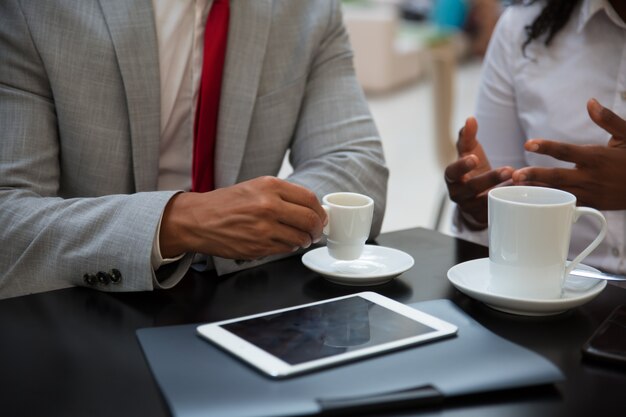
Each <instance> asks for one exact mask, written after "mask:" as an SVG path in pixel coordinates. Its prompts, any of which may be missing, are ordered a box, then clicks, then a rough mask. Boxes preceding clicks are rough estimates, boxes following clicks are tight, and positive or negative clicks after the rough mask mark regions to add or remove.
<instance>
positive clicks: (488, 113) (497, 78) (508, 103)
mask: <svg viewBox="0 0 626 417" xmlns="http://www.w3.org/2000/svg"><path fill="white" fill-rule="evenodd" d="M541 7H542V3H541V2H540V3H535V4H533V5H531V6H511V7H508V8H507V9H506V11H505V12H504V13H503V15H502V17H501V18H500V20H499V22H498V25H497V27H496V29H495V31H494V34H493V36H492V39H491V43H490V45H489V48H488V51H487V55H486V57H485V62H484V67H483V72H482V79H481V86H480V90H479V95H478V101H477V107H476V119H477V121H478V134H477V137H478V140H479V141H480V142H481V143H482V145H483V147H484V148H485V151H486V153H487V156H488V158H489V160H490V162H491V166H492V167H494V168H496V167H500V166H503V165H511V166H513V167H516V168H519V167H523V166H529V165H533V166H547V167H555V166H563V167H567V166H571V164H569V163H564V162H562V161H558V160H555V159H553V158H551V157H548V156H546V155H538V154H534V153H530V152H526V151H524V148H523V146H524V142H525V141H526V140H528V139H532V138H542V139H550V140H558V141H563V142H568V143H573V144H581V145H582V144H601V145H606V144H607V142H608V140H609V138H610V134H608V133H607V132H606V131H604V130H603V129H601V128H600V127H598V126H597V125H596V124H595V123H594V122H593V121H592V120H591V119H590V118H589V115H588V113H587V108H586V103H587V100H588V99H590V98H592V97H594V98H596V99H598V101H599V102H600V103H601V104H603V105H604V106H606V107H608V108H610V109H611V110H613V111H614V112H615V113H616V114H617V115H619V116H621V117H623V118H626V24H624V22H623V21H622V20H621V18H620V17H619V16H618V15H617V13H616V12H615V10H614V9H613V8H612V6H611V5H610V3H609V2H608V1H607V0H583V1H582V2H581V3H580V4H579V5H578V6H577V7H576V9H575V10H574V11H573V13H572V15H571V17H570V20H569V21H568V23H567V25H566V26H565V27H564V28H563V29H561V31H560V32H559V33H558V34H557V35H556V37H555V38H554V39H553V40H552V43H551V44H550V46H548V47H546V46H545V45H544V40H543V39H539V40H533V41H532V42H531V43H530V44H529V45H528V46H527V47H526V50H525V54H524V51H522V45H523V43H524V41H525V40H526V32H525V26H527V25H529V24H530V23H531V22H532V21H533V20H534V18H535V17H536V16H537V15H538V13H539V11H540V10H541ZM625 180H626V179H625ZM625 184H626V181H625ZM624 192H626V185H625V190H624ZM603 214H604V215H605V217H606V219H607V222H608V224H609V231H608V234H607V237H606V239H605V240H604V242H603V243H602V244H601V245H600V246H599V247H598V248H597V249H596V250H595V251H594V252H593V253H592V254H591V255H590V256H589V257H588V258H586V259H585V260H584V261H583V262H584V263H586V264H588V265H592V266H595V267H597V268H600V269H603V270H607V271H613V272H616V273H626V265H625V263H624V255H625V250H626V248H625V240H626V221H625V220H626V217H625V216H626V211H624V210H619V211H604V212H603ZM456 228H457V230H456V231H457V233H458V234H459V235H460V236H461V237H464V238H467V239H470V240H474V241H478V242H480V243H483V244H487V243H488V239H487V233H486V231H483V232H478V233H476V232H471V231H468V230H463V228H462V225H458V224H457V225H456ZM598 229H599V226H598V225H596V224H595V223H594V222H593V220H591V219H589V218H586V217H583V218H581V219H580V220H579V221H578V222H577V223H576V224H575V225H574V228H573V231H572V241H571V245H570V259H572V258H573V257H574V256H575V255H577V254H578V253H580V252H581V251H582V250H583V249H584V248H585V247H586V246H587V245H588V244H589V243H590V242H591V241H592V240H593V239H594V238H595V236H597V233H598Z"/></svg>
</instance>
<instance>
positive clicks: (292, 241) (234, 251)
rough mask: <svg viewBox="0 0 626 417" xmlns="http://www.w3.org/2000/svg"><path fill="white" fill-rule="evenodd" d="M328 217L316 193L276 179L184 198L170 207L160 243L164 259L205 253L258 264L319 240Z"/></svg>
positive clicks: (166, 214)
mask: <svg viewBox="0 0 626 417" xmlns="http://www.w3.org/2000/svg"><path fill="white" fill-rule="evenodd" d="M326 221H327V220H326V213H325V212H324V209H323V208H322V206H321V205H320V203H319V202H318V200H317V197H316V196H315V194H314V193H313V192H311V191H309V190H307V189H306V188H304V187H301V186H299V185H295V184H291V183H289V182H287V181H283V180H280V179H278V178H275V177H260V178H256V179H253V180H250V181H246V182H242V183H240V184H236V185H233V186H232V187H227V188H222V189H218V190H215V191H211V192H208V193H180V194H177V195H176V196H174V197H173V198H172V199H171V200H170V202H169V203H168V205H167V206H166V208H165V212H164V214H163V220H162V222H161V233H160V240H159V244H160V246H161V254H162V256H163V257H164V258H170V257H174V256H177V255H179V254H181V253H185V252H199V253H205V254H209V255H215V256H220V257H223V258H230V259H246V260H250V259H258V258H262V257H264V256H268V255H273V254H278V253H287V252H293V251H295V250H297V249H298V248H306V247H308V246H310V245H311V243H314V242H317V241H319V239H320V237H321V235H322V229H323V227H324V224H325V222H326Z"/></svg>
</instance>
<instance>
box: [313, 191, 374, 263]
mask: <svg viewBox="0 0 626 417" xmlns="http://www.w3.org/2000/svg"><path fill="white" fill-rule="evenodd" d="M322 203H323V204H322V207H323V208H324V210H326V214H327V215H328V224H327V225H326V227H324V234H325V235H326V237H327V239H326V246H327V247H328V253H329V254H330V256H332V257H333V258H335V259H340V260H344V261H351V260H354V259H358V258H359V257H360V256H361V254H362V253H363V248H364V247H365V241H366V240H367V238H368V237H369V234H370V228H371V226H372V216H373V215H374V200H372V199H371V198H370V197H368V196H366V195H363V194H357V193H332V194H327V195H325V196H324V198H323V199H322Z"/></svg>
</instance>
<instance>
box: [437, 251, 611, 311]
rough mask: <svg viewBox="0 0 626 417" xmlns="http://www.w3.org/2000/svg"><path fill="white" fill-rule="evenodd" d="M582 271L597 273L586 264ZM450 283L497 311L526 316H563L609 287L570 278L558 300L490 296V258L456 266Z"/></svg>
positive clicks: (600, 282)
mask: <svg viewBox="0 0 626 417" xmlns="http://www.w3.org/2000/svg"><path fill="white" fill-rule="evenodd" d="M578 267H579V268H581V269H589V270H595V268H592V267H590V266H587V265H583V264H580V265H579V266H578ZM448 280H450V282H451V283H452V285H454V286H455V287H456V288H457V289H458V290H459V291H461V292H463V293H465V294H467V295H469V296H470V297H473V298H475V299H477V300H479V301H482V302H483V303H485V304H487V305H488V306H490V307H492V308H494V309H496V310H500V311H504V312H507V313H512V314H521V315H526V316H547V315H552V314H559V313H562V312H564V311H566V310H569V309H571V308H574V307H578V306H580V305H583V304H585V303H587V302H588V301H590V300H592V299H593V298H594V297H596V296H597V295H598V294H600V292H602V290H603V289H604V287H606V281H604V280H597V279H591V278H582V277H574V276H568V277H567V279H566V280H565V287H564V289H563V295H562V296H561V298H558V299H552V300H537V299H524V298H515V297H507V296H502V295H498V294H494V293H493V292H490V291H489V290H488V288H487V285H488V281H489V258H482V259H475V260H473V261H468V262H463V263H461V264H458V265H455V266H453V267H452V268H450V270H448Z"/></svg>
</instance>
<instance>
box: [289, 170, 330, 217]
mask: <svg viewBox="0 0 626 417" xmlns="http://www.w3.org/2000/svg"><path fill="white" fill-rule="evenodd" d="M278 181H281V182H280V187H279V189H278V194H279V195H280V197H281V198H282V199H283V200H284V201H286V202H289V203H293V204H297V205H299V206H303V207H307V208H309V209H311V210H313V211H314V212H315V213H317V215H318V216H319V218H320V219H322V221H323V220H324V219H326V212H325V211H324V209H323V208H322V205H321V204H320V202H319V201H318V199H317V196H316V195H315V193H314V192H313V191H311V190H309V189H308V188H305V187H303V186H301V185H297V184H292V183H290V182H288V181H283V180H278Z"/></svg>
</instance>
